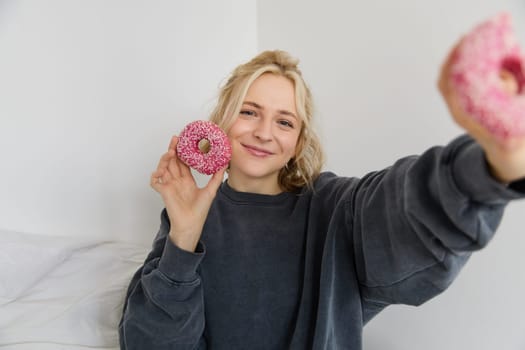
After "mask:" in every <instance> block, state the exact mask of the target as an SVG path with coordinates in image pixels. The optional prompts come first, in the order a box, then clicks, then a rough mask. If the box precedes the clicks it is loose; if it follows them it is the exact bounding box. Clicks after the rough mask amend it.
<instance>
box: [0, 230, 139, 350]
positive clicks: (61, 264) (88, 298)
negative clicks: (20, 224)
mask: <svg viewBox="0 0 525 350" xmlns="http://www.w3.org/2000/svg"><path fill="white" fill-rule="evenodd" d="M1 236H3V237H4V239H3V241H4V242H7V241H9V242H10V245H9V247H10V248H9V249H4V248H2V251H6V252H7V251H8V250H9V253H8V254H3V258H2V259H3V261H8V263H9V265H10V270H12V271H11V272H9V273H7V274H4V272H0V275H2V277H0V281H2V282H1V283H2V284H3V283H5V282H7V281H9V282H12V283H13V284H12V286H10V287H7V288H6V286H3V291H4V293H5V295H9V298H11V301H10V302H8V303H5V304H3V305H0V330H1V332H0V333H1V336H0V348H2V349H3V348H4V347H8V348H9V349H18V348H19V347H20V346H23V344H32V345H33V346H34V349H41V348H42V349H44V348H45V349H48V348H53V349H57V350H59V349H76V348H79V347H92V348H116V347H117V346H118V333H117V326H118V321H119V320H120V316H121V313H122V306H123V302H124V297H125V293H126V288H127V286H128V284H129V281H130V279H131V277H132V275H133V273H134V272H135V271H136V270H137V269H138V268H139V267H140V265H141V264H142V263H143V261H144V259H145V257H146V254H147V252H148V251H149V247H146V246H141V245H134V244H130V243H126V242H111V241H96V240H92V239H79V238H74V237H72V238H64V237H52V236H39V237H36V236H38V235H18V236H16V235H11V234H4V233H3V234H2V235H1ZM8 236H9V239H8ZM0 240H1V238H0ZM0 244H1V242H0ZM37 247H38V249H37ZM11 250H13V251H11ZM17 252H18V253H20V252H24V256H22V257H21V256H19V255H21V254H17ZM31 255H32V256H33V257H37V259H32V258H31ZM35 260H36V261H35ZM17 264H21V265H20V266H18V265H17ZM24 275H28V278H26V277H25V276H24ZM6 292H7V293H6ZM15 295H16V297H15V298H14V299H13V298H12V297H13V296H15ZM20 349H26V348H24V347H22V348H20Z"/></svg>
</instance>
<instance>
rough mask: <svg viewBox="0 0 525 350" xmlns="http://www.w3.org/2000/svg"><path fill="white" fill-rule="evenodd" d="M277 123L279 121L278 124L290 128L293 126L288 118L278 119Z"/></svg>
mask: <svg viewBox="0 0 525 350" xmlns="http://www.w3.org/2000/svg"><path fill="white" fill-rule="evenodd" d="M278 123H279V125H281V126H284V127H287V128H290V129H293V128H294V125H293V123H292V122H291V121H289V120H286V119H280V120H279V121H278Z"/></svg>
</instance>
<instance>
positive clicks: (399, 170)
mask: <svg viewBox="0 0 525 350" xmlns="http://www.w3.org/2000/svg"><path fill="white" fill-rule="evenodd" d="M448 66H449V63H448V61H447V62H446V63H445V65H444V66H443V69H442V75H441V76H442V78H441V80H440V89H441V92H442V95H443V96H444V99H445V102H446V103H447V105H448V106H449V109H450V112H451V114H452V116H453V117H454V119H455V120H456V121H457V122H458V123H459V124H460V125H461V126H463V127H464V128H465V130H466V131H467V133H468V134H470V135H464V136H461V137H459V138H457V139H455V140H453V141H452V142H451V143H450V144H448V145H446V146H444V147H433V148H431V149H429V150H428V151H426V152H425V153H423V154H422V155H421V156H419V157H415V156H412V157H407V158H403V159H400V160H398V161H396V162H395V163H394V164H393V165H392V166H391V167H389V168H387V169H385V170H382V171H377V172H372V173H369V174H368V175H366V176H365V177H363V178H361V179H358V178H351V177H339V176H336V175H335V174H333V173H329V172H321V168H322V162H323V155H322V151H321V146H320V144H319V140H318V138H317V136H316V133H315V130H314V129H313V127H312V124H313V123H312V97H311V94H310V91H309V89H308V87H307V86H306V84H305V82H304V81H303V78H302V76H301V72H300V71H299V69H298V64H297V60H295V59H294V58H292V57H291V56H290V55H288V54H287V53H285V52H282V51H267V52H263V53H261V54H260V55H258V56H257V57H255V58H254V59H252V60H251V61H249V62H247V63H246V64H243V65H241V66H239V67H238V68H236V69H235V70H234V71H233V73H232V75H231V77H230V79H229V80H228V81H227V83H226V84H225V85H224V86H223V88H222V89H221V92H220V95H219V100H218V104H217V107H216V108H215V110H214V111H213V113H212V115H211V118H210V119H211V120H212V121H214V122H215V123H217V124H219V125H220V126H221V127H222V128H223V129H224V130H225V131H226V133H227V134H228V137H229V139H230V141H231V144H232V159H231V162H230V164H229V166H228V169H227V170H226V169H223V170H221V171H219V172H218V173H216V174H215V175H213V176H212V177H211V178H210V180H209V183H208V184H207V185H206V186H205V187H204V188H199V187H197V185H196V183H195V181H194V178H193V176H192V174H191V172H190V170H189V169H188V167H187V166H185V165H184V164H183V163H182V162H181V161H180V160H179V159H178V158H177V156H176V154H175V147H176V144H177V141H178V140H177V137H173V139H172V140H171V143H170V145H169V148H168V151H167V153H165V154H164V155H163V156H162V157H161V159H160V162H159V165H158V168H157V170H156V171H155V172H154V173H153V174H152V177H151V186H152V187H153V188H154V189H155V190H156V191H157V192H158V193H159V194H160V195H161V197H162V199H163V201H164V204H165V207H166V209H165V210H164V211H163V212H162V215H161V226H160V230H159V232H158V234H157V237H156V238H155V241H154V243H153V249H152V251H151V253H150V254H149V255H148V257H147V259H146V261H145V262H144V265H143V267H142V268H141V269H140V270H139V271H137V273H136V274H135V276H134V277H133V279H132V281H131V284H130V286H129V289H128V293H127V297H126V303H125V308H124V312H123V316H122V320H121V324H120V343H121V348H122V349H130V350H131V349H214V350H223V349H227V350H232V349H250V350H254V349H264V350H271V349H330V350H333V349H351V350H359V349H361V334H362V329H363V327H364V325H365V324H366V323H367V322H368V321H369V320H370V319H371V318H372V317H374V316H375V315H376V314H377V313H378V312H380V311H381V310H382V309H384V308H385V307H386V306H388V305H390V304H394V303H405V304H412V305H419V304H421V303H423V302H425V301H427V300H429V299H430V298H432V297H433V296H435V295H437V294H438V293H440V292H442V291H443V290H445V289H446V288H447V287H448V286H449V284H450V283H451V282H452V280H453V279H454V277H455V276H456V275H457V274H458V272H459V270H460V269H461V267H462V266H463V264H464V263H465V262H466V260H467V259H468V256H469V254H470V252H472V251H474V250H478V249H480V248H482V247H483V246H485V245H486V244H487V242H488V241H489V240H490V238H491V237H492V236H493V234H494V231H495V229H496V227H497V226H498V224H499V221H500V218H501V215H502V213H503V209H504V207H505V205H506V203H508V201H510V200H512V199H515V198H523V196H524V193H525V185H524V181H523V178H524V177H525V141H524V140H522V139H520V140H516V139H514V140H508V141H506V142H503V141H498V140H496V139H494V138H493V137H492V136H491V135H490V134H489V133H487V132H486V131H485V130H484V129H483V128H482V127H480V126H479V125H477V124H476V123H474V122H472V119H471V118H469V117H468V116H466V115H465V114H464V113H463V111H462V110H461V109H459V108H458V107H457V106H456V104H455V95H454V91H452V90H451V89H450V88H449V87H448ZM509 93H512V92H509ZM226 171H227V172H228V175H227V180H225V181H223V177H224V173H225V172H226ZM520 180H521V181H520Z"/></svg>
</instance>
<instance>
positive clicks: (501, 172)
mask: <svg viewBox="0 0 525 350" xmlns="http://www.w3.org/2000/svg"><path fill="white" fill-rule="evenodd" d="M458 46H459V44H458V45H456V46H455V47H454V48H453V49H452V51H451V52H450V54H449V56H448V58H447V59H446V61H445V63H444V64H443V66H442V68H441V73H440V77H439V83H438V87H439V90H440V92H441V94H442V96H443V98H444V99H445V102H446V104H447V106H448V109H449V111H450V113H451V114H452V117H453V118H454V120H455V121H456V123H458V124H459V125H460V126H461V127H462V128H464V129H465V130H466V131H467V132H468V133H469V134H470V135H471V136H472V137H473V138H474V139H475V140H476V141H477V142H478V143H479V144H480V145H481V147H482V148H483V150H484V151H485V157H486V159H487V162H488V164H489V166H490V170H491V172H492V175H493V176H494V177H495V178H496V179H497V180H499V181H500V182H503V183H509V182H512V181H516V180H519V179H522V178H525V137H511V138H505V139H504V138H500V137H496V136H494V135H493V134H491V133H490V132H489V131H488V130H487V129H486V128H485V127H484V126H483V125H481V124H480V123H478V122H477V121H476V120H475V119H473V118H472V117H471V116H470V115H468V114H467V113H466V112H465V110H464V109H463V108H462V107H461V106H460V104H459V103H458V96H457V93H456V91H455V90H454V88H453V85H452V84H451V76H450V71H451V66H452V63H453V61H454V59H455V54H456V50H457V48H458ZM501 84H502V87H503V88H504V89H507V90H508V92H509V93H510V94H517V93H518V92H517V89H516V86H517V82H516V80H515V78H514V76H513V75H512V74H510V73H508V72H505V71H502V72H501Z"/></svg>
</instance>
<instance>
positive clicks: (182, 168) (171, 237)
mask: <svg viewBox="0 0 525 350" xmlns="http://www.w3.org/2000/svg"><path fill="white" fill-rule="evenodd" d="M177 142H178V139H177V137H173V139H172V140H171V143H170V146H169V148H168V151H167V152H166V153H165V154H164V155H163V156H162V157H161V159H160V162H159V165H158V167H157V170H156V171H155V172H154V173H153V174H152V176H151V186H152V187H153V189H155V191H157V192H158V193H159V194H160V195H161V197H162V199H163V201H164V204H165V206H166V209H165V210H164V211H163V213H162V223H161V227H160V230H159V233H158V235H157V237H156V239H155V241H154V243H153V250H152V252H151V253H150V254H149V255H148V257H147V259H146V261H145V263H144V265H143V267H142V268H141V269H140V270H139V271H137V273H136V274H135V276H134V277H133V279H132V281H131V284H130V286H129V288H128V293H127V296H126V304H125V307H124V313H123V316H122V320H121V322H120V325H119V335H120V344H121V348H122V349H129V350H130V349H175V348H176V349H197V348H198V349H204V348H205V347H206V344H205V341H204V338H203V332H204V324H205V319H204V300H203V290H202V285H201V280H200V276H199V275H198V266H199V264H200V261H201V260H202V258H203V256H204V247H203V246H202V244H200V243H199V240H200V236H201V232H202V227H203V225H204V221H205V220H206V217H207V215H208V211H209V208H210V206H211V203H212V200H213V198H214V197H215V193H216V192H217V189H218V187H219V185H220V184H221V181H222V177H223V175H224V169H223V170H222V171H219V172H217V173H216V174H214V175H213V176H212V178H211V179H210V181H209V182H208V184H207V185H206V186H205V187H203V188H199V187H198V186H197V184H196V182H195V179H194V178H193V175H192V174H191V172H190V169H189V168H188V167H187V166H186V165H185V164H183V163H182V162H181V161H180V160H179V159H178V157H177V156H176V152H175V148H176V145H177ZM175 218H176V219H175ZM170 219H171V220H170Z"/></svg>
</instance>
